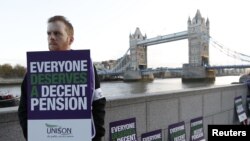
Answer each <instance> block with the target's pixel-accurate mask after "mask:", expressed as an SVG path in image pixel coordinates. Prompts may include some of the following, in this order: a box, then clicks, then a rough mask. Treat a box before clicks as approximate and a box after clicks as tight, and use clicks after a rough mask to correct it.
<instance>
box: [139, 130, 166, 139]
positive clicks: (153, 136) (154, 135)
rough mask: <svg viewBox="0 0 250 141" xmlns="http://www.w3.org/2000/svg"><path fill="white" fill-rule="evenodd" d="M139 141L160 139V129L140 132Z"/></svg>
mask: <svg viewBox="0 0 250 141" xmlns="http://www.w3.org/2000/svg"><path fill="white" fill-rule="evenodd" d="M141 141H162V134H161V129H159V130H155V131H151V132H147V133H144V134H142V135H141Z"/></svg>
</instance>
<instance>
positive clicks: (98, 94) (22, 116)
mask: <svg viewBox="0 0 250 141" xmlns="http://www.w3.org/2000/svg"><path fill="white" fill-rule="evenodd" d="M47 35H48V46H49V50H50V51H65V50H70V49H71V48H70V46H71V44H72V43H73V41H74V29H73V26H72V24H71V23H70V22H69V21H68V20H67V19H66V18H65V17H63V16H54V17H51V18H49V20H48V27H47ZM94 70H95V91H94V99H93V103H92V115H93V119H94V124H95V130H96V135H95V137H94V138H93V139H92V141H101V137H102V136H104V133H105V129H104V127H103V125H104V116H105V110H104V108H105V104H106V99H105V97H104V96H103V95H102V91H101V89H100V82H99V79H98V75H97V72H96V69H95V68H94ZM26 85H27V77H26V76H25V78H24V80H23V83H22V86H21V99H20V105H19V108H18V117H19V121H20V124H21V127H22V129H23V134H24V137H25V138H26V139H27V89H26ZM83 140H84V139H83Z"/></svg>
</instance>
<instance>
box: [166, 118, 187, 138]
mask: <svg viewBox="0 0 250 141" xmlns="http://www.w3.org/2000/svg"><path fill="white" fill-rule="evenodd" d="M168 140H169V141H176V140H178V141H186V129H185V122H184V121H182V122H178V123H174V124H171V125H169V126H168Z"/></svg>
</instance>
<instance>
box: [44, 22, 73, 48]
mask: <svg viewBox="0 0 250 141" xmlns="http://www.w3.org/2000/svg"><path fill="white" fill-rule="evenodd" d="M47 35H48V46H49V50H50V51H60V50H69V49H70V45H71V43H72V42H73V37H71V36H69V35H68V34H67V32H66V26H65V24H64V23H63V22H61V21H55V22H50V23H48V27H47Z"/></svg>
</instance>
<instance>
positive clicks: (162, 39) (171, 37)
mask: <svg viewBox="0 0 250 141" xmlns="http://www.w3.org/2000/svg"><path fill="white" fill-rule="evenodd" d="M187 38H188V32H187V31H181V32H176V33H172V34H168V35H163V36H157V37H154V38H150V39H146V40H142V41H139V42H138V43H137V45H145V46H151V45H156V44H161V43H166V42H172V41H178V40H183V39H187Z"/></svg>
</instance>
